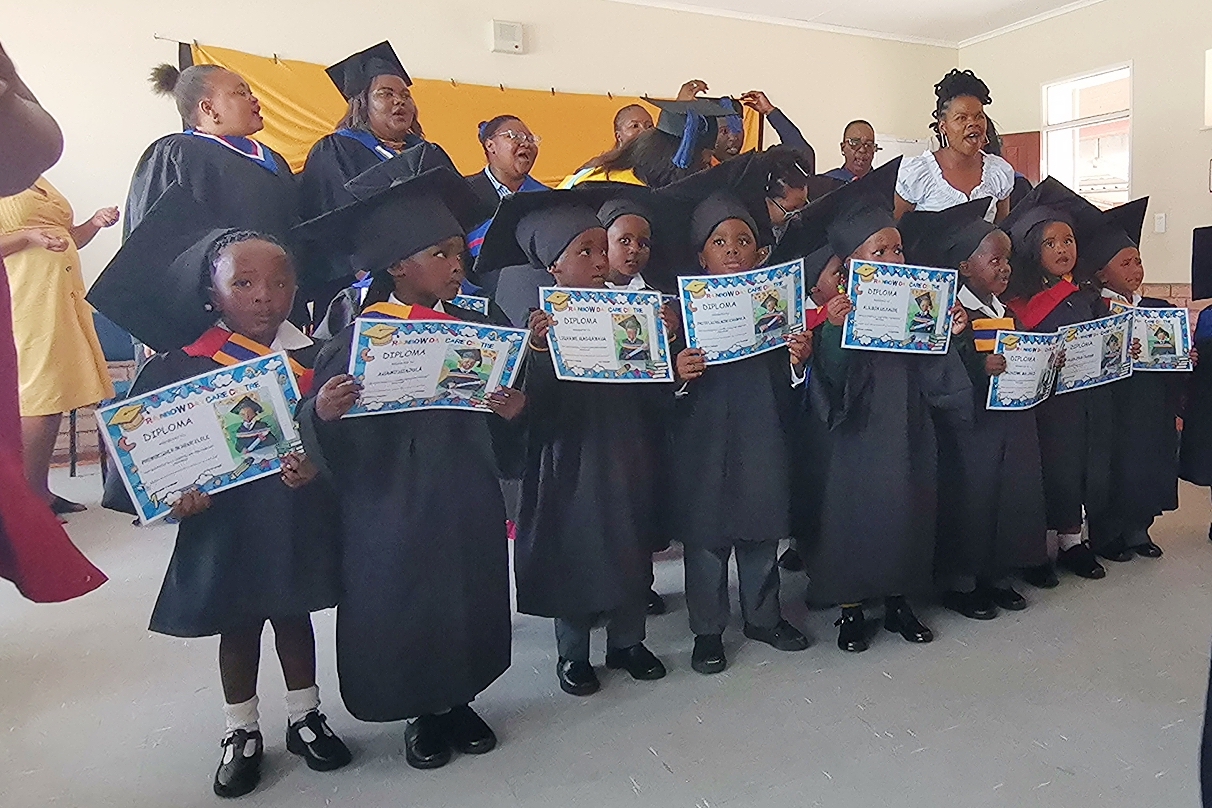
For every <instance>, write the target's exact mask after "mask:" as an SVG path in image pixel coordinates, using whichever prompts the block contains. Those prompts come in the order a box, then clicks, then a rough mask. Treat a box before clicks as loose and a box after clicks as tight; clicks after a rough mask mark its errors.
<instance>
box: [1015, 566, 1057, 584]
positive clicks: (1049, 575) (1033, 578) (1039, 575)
mask: <svg viewBox="0 0 1212 808" xmlns="http://www.w3.org/2000/svg"><path fill="white" fill-rule="evenodd" d="M1023 580H1024V581H1026V582H1027V583H1029V584H1031V585H1032V586H1034V587H1035V588H1036V589H1055V588H1056V587H1058V586H1060V578H1057V577H1056V570H1055V569H1054V568H1053V567H1052V565H1051V564H1040V565H1039V566H1036V567H1027V568H1026V569H1025V570H1023Z"/></svg>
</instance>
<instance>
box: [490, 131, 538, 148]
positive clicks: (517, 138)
mask: <svg viewBox="0 0 1212 808" xmlns="http://www.w3.org/2000/svg"><path fill="white" fill-rule="evenodd" d="M493 137H507V138H509V139H510V140H512V141H513V142H514V143H530V144H533V145H535V146H537V145H539V144H540V143H542V142H543V138H541V137H539V136H538V135H532V134H530V133H529V132H515V131H513V130H512V129H505V130H503V131H500V132H497V133H496V134H495V135H493Z"/></svg>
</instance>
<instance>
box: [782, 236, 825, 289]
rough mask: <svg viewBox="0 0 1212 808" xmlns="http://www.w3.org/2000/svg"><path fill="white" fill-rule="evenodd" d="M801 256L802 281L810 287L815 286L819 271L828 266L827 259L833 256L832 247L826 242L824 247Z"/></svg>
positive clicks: (819, 274)
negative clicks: (802, 259) (802, 264)
mask: <svg viewBox="0 0 1212 808" xmlns="http://www.w3.org/2000/svg"><path fill="white" fill-rule="evenodd" d="M803 258H804V283H805V284H806V285H807V286H808V288H809V289H811V288H813V287H814V286H816V282H817V281H818V280H820V277H821V273H822V272H824V271H825V267H826V266H828V264H829V261H830V260H832V259H833V258H834V255H833V248H832V247H830V246H829V245H828V244H826V245H825V246H824V247H821V248H820V249H818V250H816V251H814V252H811V253H809V254H808V255H806V256H803ZM788 260H794V259H788Z"/></svg>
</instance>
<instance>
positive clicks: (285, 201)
mask: <svg viewBox="0 0 1212 808" xmlns="http://www.w3.org/2000/svg"><path fill="white" fill-rule="evenodd" d="M266 149H267V150H268V151H269V152H271V153H272V154H273V156H274V159H276V160H277V161H278V173H276V174H275V173H274V172H272V171H270V170H268V169H266V168H263V167H262V166H260V165H258V164H257V163H254V162H253V161H252V160H249V159H248V158H247V157H242V156H240V155H239V154H236V153H235V152H234V151H232V150H231V149H229V148H227V147H226V146H223V145H222V144H219V143H216V142H214V141H213V140H209V139H207V138H201V137H195V136H193V135H187V134H185V133H182V132H178V133H175V134H171V135H165V136H164V137H162V138H160V139H159V140H157V141H156V142H155V143H153V144H151V145H150V146H148V147H147V151H145V152H144V153H143V156H142V157H140V158H139V164H138V165H137V166H136V167H135V174H134V177H133V178H132V179H131V183H130V193H129V194H127V197H126V215H125V216H124V217H123V221H122V226H123V235H124V236H125V235H129V234H130V231H131V230H133V229H134V228H135V227H137V226H138V224H139V222H141V221H142V220H143V216H144V215H145V214H146V213H147V211H148V210H149V209H150V208H151V206H152V205H154V204H155V203H156V200H158V199H159V198H160V195H161V194H163V193H164V191H165V190H166V189H167V188H168V186H170V185H172V184H173V183H174V182H177V183H180V184H181V185H182V186H183V187H184V188H185V189H186V190H188V191H189V192H190V193H191V194H193V197H194V199H196V200H198V202H199V203H201V204H202V205H204V206H205V207H206V208H207V210H208V211H210V213H211V214H212V216H213V221H212V222H211V224H212V225H213V226H215V227H238V228H242V229H248V230H256V231H258V232H261V233H268V234H269V235H272V236H275V237H277V238H279V239H281V240H283V241H284V242H285V241H288V240H289V238H290V229H291V227H293V226H294V225H295V224H296V223H297V219H296V218H295V217H296V202H297V199H296V193H297V188H296V183H295V177H294V175H293V174H291V172H290V165H289V164H287V162H286V159H285V158H284V157H282V155H280V154H278V153H277V152H275V151H273V150H272V149H270V148H269V147H268V146H266Z"/></svg>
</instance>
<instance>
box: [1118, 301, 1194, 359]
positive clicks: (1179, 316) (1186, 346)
mask: <svg viewBox="0 0 1212 808" xmlns="http://www.w3.org/2000/svg"><path fill="white" fill-rule="evenodd" d="M1122 308H1124V309H1127V311H1128V312H1129V313H1130V314H1131V315H1132V318H1133V325H1132V334H1133V336H1135V335H1136V318H1137V316H1139V315H1144V318H1145V319H1149V320H1164V321H1170V322H1171V323H1173V325H1174V334H1175V336H1176V337H1177V338H1178V344H1177V345H1175V346H1174V355H1173V356H1166V357H1161V358H1160V359H1155V360H1154V361H1153V362H1149V363H1144V362H1140V361H1136V360H1133V362H1132V372H1133V373H1136V372H1138V371H1139V372H1143V373H1158V372H1170V373H1175V372H1184V371H1188V370H1191V369H1192V367H1191V356H1190V354H1191V313H1190V312H1189V311H1187V310H1186V309H1182V308H1178V307H1174V308H1153V307H1152V306H1137V307H1135V308H1128V307H1127V306H1123V307H1122ZM1114 310H1115V309H1114V308H1112V311H1114ZM1142 349H1143V346H1142Z"/></svg>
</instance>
